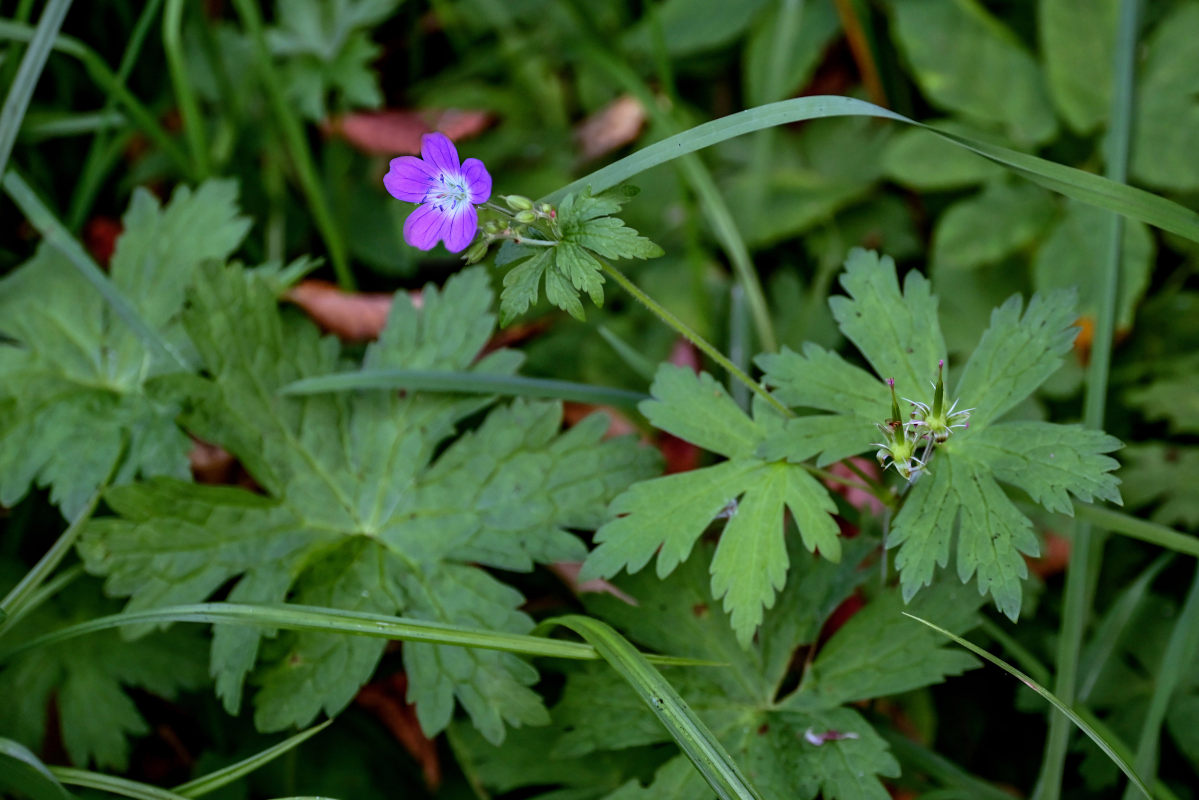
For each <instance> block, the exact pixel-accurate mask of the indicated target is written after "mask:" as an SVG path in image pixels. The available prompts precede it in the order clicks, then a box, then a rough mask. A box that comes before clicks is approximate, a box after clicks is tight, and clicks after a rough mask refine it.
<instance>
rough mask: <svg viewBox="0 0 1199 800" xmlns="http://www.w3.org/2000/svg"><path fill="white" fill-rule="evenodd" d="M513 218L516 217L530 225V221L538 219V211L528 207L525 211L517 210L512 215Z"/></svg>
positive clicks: (518, 220) (517, 219)
mask: <svg viewBox="0 0 1199 800" xmlns="http://www.w3.org/2000/svg"><path fill="white" fill-rule="evenodd" d="M512 219H514V220H516V221H517V222H520V223H522V224H524V225H528V224H529V223H530V222H536V221H537V212H535V211H531V210H528V209H526V210H524V211H517V212H516V213H515V214H513V215H512Z"/></svg>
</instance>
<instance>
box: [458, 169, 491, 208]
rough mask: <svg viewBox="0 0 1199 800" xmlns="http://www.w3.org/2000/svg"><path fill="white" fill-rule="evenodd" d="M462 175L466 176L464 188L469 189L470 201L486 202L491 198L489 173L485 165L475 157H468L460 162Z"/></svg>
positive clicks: (477, 203)
mask: <svg viewBox="0 0 1199 800" xmlns="http://www.w3.org/2000/svg"><path fill="white" fill-rule="evenodd" d="M462 177H464V178H466V188H467V189H469V190H470V201H471V202H472V203H474V204H475V205H479V204H480V203H486V202H487V201H488V200H490V199H491V174H490V173H488V172H487V167H485V166H483V162H482V161H480V160H479V159H477V158H468V159H466V160H465V161H463V162H462Z"/></svg>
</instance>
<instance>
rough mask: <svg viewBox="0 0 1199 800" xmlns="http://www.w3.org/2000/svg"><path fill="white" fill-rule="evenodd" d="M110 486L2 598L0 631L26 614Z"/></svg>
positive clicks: (92, 499)
mask: <svg viewBox="0 0 1199 800" xmlns="http://www.w3.org/2000/svg"><path fill="white" fill-rule="evenodd" d="M107 485H108V481H107V480H106V481H105V482H104V483H103V484H101V486H100V488H98V489H97V490H96V491H95V492H94V493H93V494H92V496H91V497H90V498H89V499H88V501H87V504H86V505H85V506H84V507H83V510H82V511H81V512H80V513H79V516H77V517H75V519H73V520H71V524H70V525H68V526H67V529H66V530H65V531H63V532H62V535H61V536H59V537H58V539H57V540H56V541H55V542H54V544H52V545H51V546H50V549H49V550H47V551H46V552H45V554H44V555H43V556H42V557H41V558H40V559H38V562H37V563H36V564H34V565H33V569H31V570H29V572H27V573H25V577H23V578H21V580H20V581H19V582H18V583H17V585H16V586H14V587H13V588H12V589H11V590H10V591H9V593H8V594H7V595H5V596H4V599H3V600H0V634H3V633H4V630H5V629H6V628H8V627H10V626H11V625H12V624H13V623H15V622H16V621H17V620H18V619H20V618H21V617H22V616H24V614H25V612H26V606H27V605H29V602H30V600H32V599H33V597H34V596H35V595H36V593H37V590H38V588H39V587H40V586H41V585H42V584H43V583H44V582H45V581H46V579H47V578H48V577H50V573H52V572H54V570H55V569H56V568H57V567H58V565H59V564H60V563H62V560H63V558H65V557H66V555H67V553H69V552H71V550H72V548H74V546H75V540H76V539H78V538H79V534H80V533H82V532H83V528H84V526H85V525H87V521H88V520H89V519H91V518H92V512H93V511H95V510H96V505H97V504H98V503H99V502H100V496H101V495H102V494H103V493H104V489H105V488H106V487H107Z"/></svg>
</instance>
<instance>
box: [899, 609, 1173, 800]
mask: <svg viewBox="0 0 1199 800" xmlns="http://www.w3.org/2000/svg"><path fill="white" fill-rule="evenodd" d="M903 615H904V616H905V617H911V618H912V619H914V620H916V621H917V622H919V623H922V624H924V625H927V626H928V627H930V628H932V629H933V630H935V631H936V632H937V633H940V634H942V635H944V636H947V637H949V638H950V639H952V640H953V641H955V642H957V643H958V644H959V645H961V646H962V647H964V648H966V649H967V650H969V651H970V652H971V653H974V654H975V655H976V656H978V657H979V658H985V659H986V660H987V661H990V662H991V663H992V664H994V665H995V666H997V667H999V668H1000V669H1002V670H1003V671H1004V672H1007V673H1008V674H1009V675H1011V676H1012V677H1014V678H1016V679H1017V680H1018V681H1020V682H1021V683H1023V684H1024V685H1025V686H1027V687H1028V688H1029V689H1032V690H1033V691H1034V692H1036V693H1037V694H1039V695H1041V697H1043V698H1045V699H1046V700H1048V701H1049V703H1050V704H1051V705H1052V706H1053V707H1054V708H1056V709H1057V710H1058V711H1060V712H1062V714H1064V715H1065V717H1066V718H1067V719H1068V720H1070V721H1071V722H1073V723H1074V724H1075V726H1077V727H1078V729H1079V730H1080V731H1082V732H1083V733H1085V734H1086V735H1087V738H1089V739H1090V740H1091V741H1092V742H1094V743H1095V745H1096V746H1097V747H1098V748H1099V749H1100V750H1102V751H1103V752H1104V754H1105V755H1106V756H1107V757H1108V758H1110V759H1111V760H1112V763H1113V764H1115V765H1116V766H1117V767H1119V768H1120V771H1121V772H1123V773H1124V774H1125V775H1127V776H1128V779H1129V780H1130V781H1132V783H1133V785H1135V786H1136V787H1137V788H1138V789H1140V790H1141V791H1142V792H1144V794H1145V797H1149V798H1152V797H1153V795H1151V794H1150V793H1149V787H1148V786H1146V785H1145V782H1144V781H1143V780H1141V778H1140V776H1138V775H1137V774H1136V772H1134V771H1133V768H1132V766H1131V765H1130V764H1129V763H1128V762H1127V761H1126V760H1125V759H1124V758H1122V757H1121V756H1120V754H1119V753H1117V752H1116V750H1115V748H1113V747H1112V745H1110V744H1108V742H1107V740H1106V739H1104V738H1103V737H1102V736H1100V735H1099V733H1098V732H1097V731H1096V730H1095V729H1094V728H1093V727H1092V726H1091V725H1090V723H1088V722H1087V721H1086V720H1084V719H1083V718H1082V717H1081V716H1079V715H1078V713H1077V712H1076V711H1075V710H1074V709H1073V708H1071V707H1070V706H1068V705H1066V704H1065V703H1063V702H1062V701H1061V700H1059V699H1058V698H1057V695H1055V694H1054V693H1053V692H1051V691H1049V690H1048V689H1046V688H1045V687H1044V686H1042V685H1041V684H1039V683H1037V682H1036V681H1034V680H1033V679H1032V678H1030V677H1028V676H1027V675H1025V674H1024V673H1023V672H1021V671H1020V670H1018V669H1016V668H1015V667H1013V666H1012V665H1011V664H1009V663H1007V662H1006V661H1004V660H1003V659H1001V658H999V657H997V656H993V655H991V654H990V653H988V652H987V651H986V650H984V649H982V648H981V647H979V646H978V645H976V644H974V643H973V642H970V641H967V640H966V639H963V638H962V637H960V636H956V635H954V634H952V633H950V632H949V631H947V630H945V629H944V628H942V627H940V626H938V625H935V624H933V623H932V622H929V621H928V620H926V619H921V618H920V617H917V616H916V615H914V614H909V613H907V612H906V611H905V612H903Z"/></svg>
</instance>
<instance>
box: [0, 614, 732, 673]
mask: <svg viewBox="0 0 1199 800" xmlns="http://www.w3.org/2000/svg"><path fill="white" fill-rule="evenodd" d="M171 622H199V623H214V624H225V625H228V624H232V625H246V626H250V627H256V628H284V629H286V630H293V631H311V632H314V633H348V634H354V635H356V636H369V637H372V638H375V639H399V640H402V641H406V642H424V643H427V644H447V645H455V646H458V647H478V648H482V649H484V650H500V651H502V652H506V653H519V654H521V655H526V656H541V657H545V658H570V659H581V660H595V659H597V658H599V655H598V654H597V653H596V650H595V648H593V647H591V646H590V645H586V644H580V643H578V642H567V641H562V640H559V639H548V638H545V637H542V636H524V635H521V634H517V633H503V632H496V631H487V630H479V629H476V628H464V627H461V626H458V625H447V624H444V623H439V622H430V621H427V620H417V619H405V618H404V617H393V616H389V615H387V614H370V613H366V612H363V611H343V610H340V609H336V608H322V607H319V606H304V605H293V604H290V603H288V604H281V605H252V604H246V603H193V604H190V605H179V606H165V607H163V608H151V609H142V610H138V611H125V612H122V613H120V614H112V615H109V616H106V617H99V618H97V619H91V620H87V621H86V622H80V623H77V624H75V625H68V626H67V627H65V628H59V629H58V630H55V631H51V632H49V633H44V634H42V635H41V636H36V637H34V638H32V639H29V640H27V641H25V642H22V643H21V644H20V645H17V646H15V647H12V648H10V649H7V650H5V651H3V652H0V663H2V662H4V661H7V660H9V659H11V658H13V657H15V656H17V655H20V654H21V653H24V652H27V651H30V650H35V649H37V648H39V647H45V646H47V645H51V644H57V643H58V642H64V641H67V640H69V639H74V638H76V637H78V636H84V635H86V634H89V633H95V632H97V631H103V630H111V629H113V628H123V627H127V626H130V625H142V626H144V625H166V624H168V623H171ZM649 658H650V659H651V660H652V661H654V662H655V663H660V664H669V665H672V666H711V662H707V661H697V660H695V659H689V658H672V657H670V656H650V657H649Z"/></svg>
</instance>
